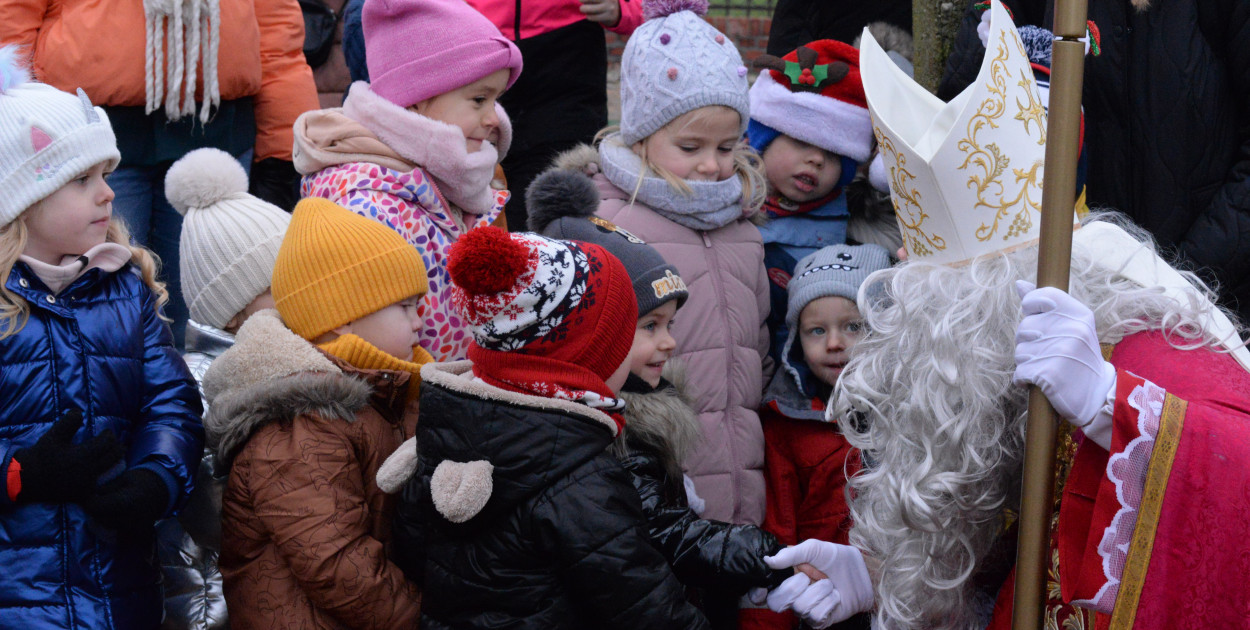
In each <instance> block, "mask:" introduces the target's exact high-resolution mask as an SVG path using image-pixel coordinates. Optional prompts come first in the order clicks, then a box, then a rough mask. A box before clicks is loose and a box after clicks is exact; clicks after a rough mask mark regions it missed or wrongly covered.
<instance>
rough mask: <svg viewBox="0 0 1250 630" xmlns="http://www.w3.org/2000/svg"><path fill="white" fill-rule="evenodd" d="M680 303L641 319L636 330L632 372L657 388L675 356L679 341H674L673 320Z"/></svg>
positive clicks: (673, 303) (631, 351)
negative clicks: (666, 364) (674, 352)
mask: <svg viewBox="0 0 1250 630" xmlns="http://www.w3.org/2000/svg"><path fill="white" fill-rule="evenodd" d="M676 313H677V301H676V300H669V301H668V302H665V303H663V304H661V305H659V306H657V307H655V308H654V309H652V310H651V311H650V312H649V313H647V314H646V315H643V316H642V317H639V318H638V327H637V328H635V329H634V345H633V347H631V348H630V350H629V359H628V361H627V362H628V363H629V371H630V372H631V373H633V375H634V376H637V377H638V378H640V379H642V380H644V381H646V382H647V384H648V385H650V386H652V387H655V386H657V385H659V384H660V373H661V372H663V371H664V364H665V363H667V362H668V360H669V359H670V358H672V356H673V350H674V349H676V348H677V341H676V340H675V339H673V335H672V334H671V331H672V329H673V316H674V315H675V314H676Z"/></svg>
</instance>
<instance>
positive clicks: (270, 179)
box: [247, 158, 300, 212]
mask: <svg viewBox="0 0 1250 630" xmlns="http://www.w3.org/2000/svg"><path fill="white" fill-rule="evenodd" d="M250 180H251V181H250V183H249V184H248V187H247V192H249V193H251V194H253V195H255V196H257V197H260V198H261V199H263V200H265V201H268V202H269V203H271V204H273V205H275V206H278V207H279V208H282V209H283V210H286V211H287V212H290V211H291V210H294V209H295V203H296V202H298V201H299V180H300V175H299V172H298V171H296V170H295V165H294V164H292V163H291V162H288V161H286V160H280V159H278V158H265V159H263V160H261V161H259V162H255V163H253V164H252V174H251V177H250Z"/></svg>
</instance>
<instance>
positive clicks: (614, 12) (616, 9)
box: [577, 0, 621, 28]
mask: <svg viewBox="0 0 1250 630" xmlns="http://www.w3.org/2000/svg"><path fill="white" fill-rule="evenodd" d="M577 1H578V2H580V3H582V6H581V7H580V10H581V12H582V15H585V16H586V19H588V20H590V21H591V22H595V23H597V24H602V25H604V26H606V27H609V28H611V27H613V26H616V25H617V24H619V23H620V22H621V5H620V4H618V2H619V1H620V0H577Z"/></svg>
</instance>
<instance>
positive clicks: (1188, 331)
mask: <svg viewBox="0 0 1250 630" xmlns="http://www.w3.org/2000/svg"><path fill="white" fill-rule="evenodd" d="M1093 220H1111V221H1113V222H1115V223H1117V224H1120V225H1121V227H1123V228H1125V230H1126V231H1128V232H1129V233H1130V234H1133V235H1134V236H1135V237H1137V238H1138V240H1140V241H1142V242H1144V243H1146V244H1147V245H1148V246H1150V247H1153V246H1154V245H1153V242H1151V241H1150V239H1149V236H1148V235H1145V234H1144V232H1142V231H1141V230H1140V229H1139V228H1134V227H1131V226H1130V225H1129V224H1128V222H1127V221H1125V220H1123V219H1121V218H1119V217H1116V216H1114V215H1102V216H1099V217H1095V218H1093ZM1037 252H1038V250H1037V247H1036V246H1035V247H1030V248H1026V249H1023V250H1019V251H1016V252H1013V253H1010V254H1005V255H999V256H993V257H985V258H983V259H980V260H977V261H975V262H973V263H972V264H969V265H967V266H964V267H960V268H951V267H945V266H940V265H934V264H931V263H924V262H919V261H915V262H904V263H902V264H900V265H898V266H896V267H893V268H891V269H886V270H882V271H879V272H876V273H874V274H872V275H871V276H869V277H868V279H867V280H866V281H865V282H864V284H863V286H862V287H861V292H860V299H859V308H860V311H861V313H862V314H863V315H864V318H865V321H866V322H867V323H868V326H869V330H870V332H869V334H868V335H867V336H866V337H865V339H863V340H862V341H861V342H860V343H859V344H858V345H857V346H856V348H855V351H854V353H853V356H852V358H851V361H850V363H849V364H848V365H847V367H846V370H845V372H844V373H843V374H842V376H841V378H839V379H838V383H837V388H836V392H835V399H834V402H833V405H832V406H831V408H830V410H829V411H830V413H834V414H838V417H841V418H846V419H848V421H846V422H843V423H842V429H843V431H844V432H845V434H846V437H847V439H848V440H849V441H850V443H851V444H852V445H854V446H855V447H857V448H859V449H861V450H862V451H863V452H864V453H865V456H866V457H865V459H866V461H868V462H869V465H868V466H866V467H865V469H864V470H863V471H862V472H861V473H860V474H859V475H857V476H856V477H854V478H853V479H852V480H851V483H850V492H851V494H852V503H851V513H852V518H853V521H854V527H853V529H852V530H851V542H852V544H854V545H855V546H857V547H859V548H860V549H862V550H864V552H865V553H866V554H868V555H870V556H874V557H876V558H877V559H879V560H881V561H882V572H881V574H880V577H879V580H878V582H877V584H876V585H875V586H876V594H877V617H876V619H875V621H874V627H876V628H889V629H891V630H895V629H904V628H952V629H964V628H983V627H985V625H986V623H987V622H988V621H989V619H988V615H989V613H990V612H991V610H992V607H993V601H994V597H995V595H996V591H997V589H998V587H999V585H1000V584H1001V580H1002V578H1003V577H1005V570H1007V569H1010V566H1011V562H1012V561H1013V558H1010V557H1006V558H1005V559H1004V556H1010V555H1011V554H1010V551H1009V550H1010V547H1009V546H1005V545H1003V544H1001V543H1004V542H1007V543H1009V542H1010V541H1001V540H1000V538H1001V534H1002V529H1003V512H1004V510H1005V509H1008V508H1011V509H1015V508H1017V507H1018V505H1019V496H1018V495H1019V485H1020V474H1021V466H1022V462H1023V459H1024V427H1025V416H1026V409H1027V406H1028V394H1027V390H1026V389H1025V388H1023V387H1017V386H1014V385H1012V383H1011V377H1012V373H1013V371H1014V370H1015V361H1014V351H1015V343H1014V336H1015V330H1016V327H1017V325H1018V323H1019V321H1020V319H1021V313H1020V298H1019V297H1018V296H1017V294H1016V289H1015V286H1014V282H1015V280H1017V279H1022V280H1028V281H1033V280H1034V279H1035V278H1036V269H1037ZM1184 275H1185V276H1186V278H1187V279H1188V280H1189V281H1190V282H1191V283H1192V284H1193V286H1194V292H1193V294H1192V295H1191V296H1190V298H1189V299H1188V300H1185V301H1178V300H1177V299H1175V298H1172V297H1168V296H1166V295H1164V294H1163V292H1162V291H1161V290H1160V289H1158V288H1142V287H1140V286H1138V285H1136V284H1133V283H1131V282H1129V281H1127V280H1124V279H1122V278H1120V277H1118V276H1116V275H1115V274H1114V273H1112V272H1111V271H1109V270H1106V269H1104V268H1102V267H1100V266H1098V265H1096V264H1095V263H1094V261H1093V260H1092V259H1091V257H1090V255H1089V254H1088V253H1087V252H1085V251H1083V250H1082V249H1081V248H1079V247H1074V251H1073V257H1072V275H1071V287H1070V293H1071V294H1072V295H1073V296H1075V297H1076V298H1077V299H1079V300H1080V301H1081V302H1082V303H1084V304H1086V305H1089V306H1090V307H1091V308H1092V309H1093V311H1094V317H1095V321H1096V323H1097V327H1098V331H1099V338H1100V340H1101V341H1102V342H1103V343H1115V342H1117V341H1119V340H1120V339H1123V338H1124V337H1125V336H1127V335H1130V334H1132V333H1134V332H1138V331H1143V330H1155V329H1161V330H1164V331H1166V332H1167V333H1168V334H1169V342H1170V343H1172V344H1173V345H1175V346H1177V347H1181V348H1195V347H1202V346H1216V345H1218V343H1219V340H1217V339H1215V338H1214V337H1213V336H1212V335H1210V334H1209V333H1206V332H1204V330H1203V329H1202V326H1201V325H1200V324H1199V322H1200V321H1202V316H1203V313H1204V312H1205V311H1206V310H1207V309H1210V308H1215V307H1213V306H1212V304H1213V302H1214V298H1215V295H1214V292H1213V291H1212V290H1211V289H1210V288H1209V287H1207V286H1206V285H1204V284H1203V283H1202V282H1201V281H1200V280H1199V279H1198V278H1197V277H1196V276H1194V275H1193V274H1192V273H1185V274H1184ZM1233 321H1234V322H1235V321H1236V320H1235V319H1233ZM1243 331H1244V329H1243V328H1241V327H1238V333H1239V334H1241V333H1243ZM1243 336H1244V335H1243ZM992 565H993V566H992ZM995 566H996V567H997V569H996V568H995ZM995 571H998V572H999V573H1003V574H1004V575H992V576H991V575H989V574H990V573H994V572H995ZM978 576H980V577H979V579H974V578H975V577H978ZM982 583H984V586H982V587H980V588H978V585H979V584H982Z"/></svg>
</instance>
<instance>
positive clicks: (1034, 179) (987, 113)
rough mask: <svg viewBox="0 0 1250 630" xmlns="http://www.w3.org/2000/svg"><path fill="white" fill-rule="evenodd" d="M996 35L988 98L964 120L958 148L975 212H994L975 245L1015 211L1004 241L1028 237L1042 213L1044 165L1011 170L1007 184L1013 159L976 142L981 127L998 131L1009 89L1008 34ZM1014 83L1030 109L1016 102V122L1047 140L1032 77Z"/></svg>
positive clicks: (1017, 43) (990, 145)
mask: <svg viewBox="0 0 1250 630" xmlns="http://www.w3.org/2000/svg"><path fill="white" fill-rule="evenodd" d="M1008 32H1010V31H1002V32H1001V33H999V37H998V39H999V42H998V43H999V45H998V46H996V47H995V48H996V51H997V52H996V55H995V57H994V59H993V60H992V61H991V62H990V82H989V83H988V84H986V86H985V88H986V90H987V91H988V92H989V94H990V96H989V97H987V98H986V99H985V100H984V101H982V102H981V104H980V105H979V106H978V107H977V111H976V114H974V115H973V116H972V118H971V119H969V120H968V128H967V136H965V137H964V139H962V140H960V141H959V143H958V144H957V145H956V147H957V148H958V149H959V150H960V151H961V152H963V153H964V155H965V157H964V161H963V163H962V164H960V166H959V170H968V169H976V170H977V171H979V172H974V173H972V174H971V175H969V177H968V187H969V188H972V189H974V190H975V191H976V195H977V203H976V204H975V205H974V208H986V209H989V210H993V211H994V219H993V221H992V222H991V223H990V224H989V225H987V224H985V223H982V224H981V226H980V227H978V228H977V230H976V237H977V240H979V241H988V240H989V239H990V238H992V237H993V236H994V235H995V234H997V233H998V230H999V224H1000V222H1002V221H1003V220H1005V219H1007V218H1008V217H1009V216H1010V215H1011V213H1012V211H1013V210H1014V212H1015V215H1014V216H1013V217H1011V222H1010V224H1009V225H1008V226H1007V229H1006V233H1005V234H1004V235H1003V237H1002V238H1003V240H1008V239H1011V238H1013V237H1017V236H1020V235H1023V234H1026V233H1028V232H1029V231H1030V230H1032V228H1033V212H1038V213H1040V212H1041V190H1042V161H1041V160H1038V161H1036V162H1034V163H1033V164H1032V165H1029V166H1027V167H1025V168H1012V169H1011V170H1012V174H1013V175H1014V181H1005V180H1006V179H1008V178H1005V177H1004V174H1005V173H1006V172H1007V168H1008V167H1009V166H1010V165H1011V158H1010V157H1008V156H1007V155H1006V154H1004V153H1003V152H1002V150H1001V149H1000V148H999V147H998V145H997V144H995V143H993V142H988V143H984V144H983V143H982V140H981V139H980V138H979V136H980V134H981V132H982V131H983V130H985V129H997V128H998V127H999V123H1000V119H1002V118H1003V115H1004V114H1005V113H1006V112H1007V86H1008V80H1009V79H1011V78H1012V72H1011V69H1009V68H1008V67H1007V60H1008V58H1009V55H1008V49H1007V46H1008V42H1007V33H1008ZM1011 44H1014V45H1015V46H1016V48H1017V50H1019V51H1020V54H1021V56H1026V57H1027V55H1026V54H1025V52H1024V45H1023V44H1022V43H1021V42H1020V38H1019V37H1018V36H1016V35H1015V33H1014V32H1013V33H1012V42H1011ZM1016 85H1018V86H1020V87H1022V88H1024V92H1025V93H1026V94H1027V95H1028V98H1029V105H1028V106H1027V107H1026V106H1025V105H1024V104H1023V103H1021V102H1020V99H1019V98H1016V106H1017V108H1018V109H1019V111H1018V112H1017V114H1016V116H1015V120H1018V121H1020V122H1021V123H1022V124H1023V125H1024V129H1025V132H1026V133H1028V134H1029V135H1032V128H1033V123H1036V127H1037V129H1036V131H1037V133H1038V134H1039V139H1038V144H1045V142H1046V114H1045V109H1044V108H1043V107H1042V105H1041V103H1040V102H1038V101H1037V100H1036V97H1035V87H1034V82H1033V78H1032V77H1030V76H1021V77H1020V79H1019V81H1017V82H1016Z"/></svg>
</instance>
